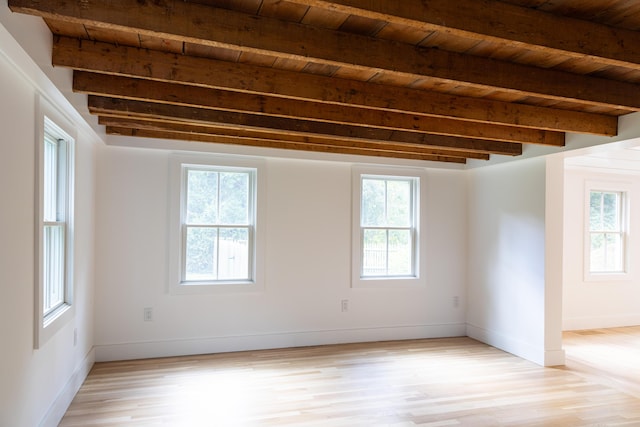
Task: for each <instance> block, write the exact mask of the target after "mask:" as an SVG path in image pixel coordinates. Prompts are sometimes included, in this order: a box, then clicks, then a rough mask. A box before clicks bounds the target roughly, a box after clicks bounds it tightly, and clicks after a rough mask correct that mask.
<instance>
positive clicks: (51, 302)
mask: <svg viewBox="0 0 640 427" xmlns="http://www.w3.org/2000/svg"><path fill="white" fill-rule="evenodd" d="M64 235H65V227H64V225H61V224H56V225H45V226H44V230H43V236H42V243H43V248H44V250H43V254H42V256H43V265H42V267H43V282H44V295H43V299H44V303H43V312H44V314H45V315H46V314H47V313H49V312H51V311H53V310H55V309H56V308H57V307H58V306H60V305H61V304H63V303H64V282H65V281H64V278H65V268H64V267H65V265H64V264H65V262H64V259H65V244H64Z"/></svg>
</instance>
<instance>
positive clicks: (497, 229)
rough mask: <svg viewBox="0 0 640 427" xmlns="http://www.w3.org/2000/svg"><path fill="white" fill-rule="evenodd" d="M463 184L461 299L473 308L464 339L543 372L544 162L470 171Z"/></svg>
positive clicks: (523, 161)
mask: <svg viewBox="0 0 640 427" xmlns="http://www.w3.org/2000/svg"><path fill="white" fill-rule="evenodd" d="M468 178H469V182H470V184H469V258H468V259H469V268H468V285H467V286H468V288H467V292H468V293H467V298H468V299H469V301H473V304H469V308H468V312H467V334H468V335H469V336H470V337H473V338H476V339H478V340H480V341H483V342H486V343H488V344H491V345H494V346H496V347H498V348H501V349H503V350H505V351H508V352H510V353H513V354H515V355H518V356H520V357H523V358H525V359H528V360H532V361H534V362H536V363H539V364H541V365H545V364H550V362H549V360H550V358H549V357H548V355H547V354H546V353H547V351H546V348H545V284H546V283H545V282H546V281H545V207H546V200H545V197H546V193H545V187H546V163H545V159H544V158H534V159H528V160H519V161H513V162H510V163H507V164H502V165H496V166H489V167H486V168H480V169H475V170H472V171H469V176H468ZM559 328H560V325H558V327H557V329H558V330H559ZM554 350H558V349H554ZM552 364H555V363H552Z"/></svg>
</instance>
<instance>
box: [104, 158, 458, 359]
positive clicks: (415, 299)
mask: <svg viewBox="0 0 640 427" xmlns="http://www.w3.org/2000/svg"><path fill="white" fill-rule="evenodd" d="M265 162H266V177H262V178H263V179H266V183H267V187H266V195H263V196H265V199H266V208H267V214H266V224H263V226H266V229H267V236H266V239H267V240H266V273H265V274H266V278H265V290H264V292H258V293H224V294H220V293H218V294H215V295H204V296H203V295H199V296H194V295H170V294H168V293H166V291H165V287H166V280H167V279H166V277H167V275H166V268H165V266H166V260H167V249H168V248H167V240H168V227H169V225H168V217H167V212H168V196H169V194H168V188H169V182H168V179H169V178H168V173H169V152H167V151H161V150H152V149H131V148H119V147H113V146H106V147H103V148H101V154H100V163H99V177H98V194H100V198H99V202H98V203H99V204H98V217H97V222H98V224H100V227H99V228H98V230H97V242H98V247H97V260H98V261H97V283H98V286H97V297H96V298H97V300H98V301H100V304H99V306H98V307H97V311H96V312H97V318H96V325H97V329H96V346H97V347H96V357H97V358H98V359H99V360H108V359H121V358H134V357H149V356H159V355H173V354H187V353H201V352H218V351H230V350H242V349H254V348H272V347H286V346H298V345H311V344H323V343H337V342H353V341H368V340H382V339H402V338H414V337H435V336H452V335H463V334H464V332H465V328H464V322H465V314H464V304H465V289H464V286H465V285H464V284H465V279H466V269H465V263H464V257H465V253H466V227H465V224H466V180H465V178H464V172H462V171H445V170H430V171H428V175H427V183H426V185H427V195H428V196H427V197H428V200H427V206H428V208H427V213H426V217H427V219H428V221H427V226H426V233H427V235H428V241H429V245H428V248H426V256H428V257H429V263H428V268H427V272H426V275H427V286H426V287H424V288H419V289H407V288H403V289H386V290H383V289H353V288H351V286H350V278H351V265H350V259H351V228H350V227H351V217H350V215H351V214H350V212H351V165H350V164H349V163H338V162H330V161H307V160H291V159H276V158H267V159H265ZM454 296H458V297H459V299H460V302H459V305H458V306H457V307H454V303H453V299H454V298H453V297H454ZM342 299H348V300H349V311H348V312H347V313H342V312H341V311H340V300H342ZM144 307H152V308H153V311H154V321H153V322H143V308H144Z"/></svg>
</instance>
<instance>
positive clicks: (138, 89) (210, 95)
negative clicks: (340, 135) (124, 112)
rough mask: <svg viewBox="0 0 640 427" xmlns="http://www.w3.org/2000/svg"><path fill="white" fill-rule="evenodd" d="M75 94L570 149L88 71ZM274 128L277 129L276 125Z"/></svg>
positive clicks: (360, 111)
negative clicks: (80, 93)
mask: <svg viewBox="0 0 640 427" xmlns="http://www.w3.org/2000/svg"><path fill="white" fill-rule="evenodd" d="M73 90H74V91H77V92H82V93H88V94H93V95H106V96H111V97H119V98H125V99H136V100H150V101H154V102H162V103H168V104H174V105H186V106H194V107H200V108H211V109H215V110H222V111H235V112H245V113H251V114H259V115H264V116H268V117H285V118H286V117H289V118H292V117H300V118H303V119H306V120H312V121H317V122H318V126H322V125H323V124H324V125H330V124H332V123H335V124H349V125H352V126H360V127H364V128H370V127H373V128H382V129H391V130H400V131H411V132H421V133H431V134H437V135H448V136H460V137H467V138H480V139H488V140H496V141H507V142H523V143H531V144H543V145H553V146H562V145H564V134H563V133H560V132H554V131H545V130H538V129H527V128H517V127H514V126H502V125H490V124H486V123H471V122H460V121H458V120H452V119H447V118H434V117H426V116H416V115H410V114H404V113H397V112H392V111H381V110H368V109H364V108H356V107H347V106H337V105H331V104H316V103H313V102H309V101H300V100H294V99H284V98H276V97H271V96H265V95H256V94H247V93H237V92H229V91H221V90H218V89H209V88H203V87H197V86H190V85H179V84H174V83H165V82H157V81H150V80H144V79H134V78H128V77H120V76H113V75H106V74H94V73H88V72H84V71H75V72H74V76H73ZM269 127H276V125H275V124H274V125H273V126H269Z"/></svg>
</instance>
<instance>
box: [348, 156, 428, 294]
mask: <svg viewBox="0 0 640 427" xmlns="http://www.w3.org/2000/svg"><path fill="white" fill-rule="evenodd" d="M363 177H382V178H389V179H393V178H411V179H415V182H414V193H413V195H412V196H413V209H414V212H413V220H414V224H413V236H414V239H413V245H414V248H413V258H414V259H413V270H414V271H413V274H412V275H410V276H375V277H373V276H364V277H363V276H362V236H363V228H362V227H361V212H362V211H361V209H362V178H363ZM351 181H352V226H351V229H352V237H351V260H352V261H351V272H352V277H351V286H352V287H353V288H404V287H421V286H424V285H425V284H426V281H425V279H424V275H425V274H424V273H425V264H426V263H425V259H424V257H423V256H422V254H423V253H424V251H425V250H426V242H425V235H424V233H423V232H422V230H423V229H424V224H425V218H424V217H425V212H426V210H425V201H426V199H427V198H426V174H425V172H424V170H423V169H417V168H392V167H382V166H354V167H353V168H352V179H351Z"/></svg>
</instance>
